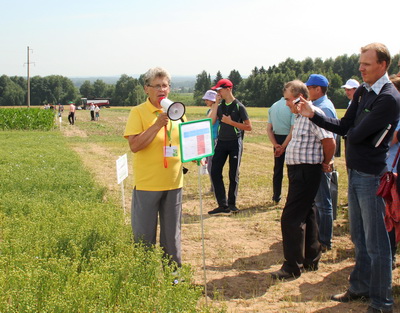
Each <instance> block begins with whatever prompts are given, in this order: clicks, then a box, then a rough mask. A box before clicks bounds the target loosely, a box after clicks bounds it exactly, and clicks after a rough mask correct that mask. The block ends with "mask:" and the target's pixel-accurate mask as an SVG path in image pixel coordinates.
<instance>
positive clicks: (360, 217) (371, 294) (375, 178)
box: [298, 43, 400, 312]
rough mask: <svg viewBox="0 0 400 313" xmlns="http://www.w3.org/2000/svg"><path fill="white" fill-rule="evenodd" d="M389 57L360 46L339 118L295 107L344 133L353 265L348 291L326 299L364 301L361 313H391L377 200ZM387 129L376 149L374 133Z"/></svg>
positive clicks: (398, 104) (395, 112)
mask: <svg viewBox="0 0 400 313" xmlns="http://www.w3.org/2000/svg"><path fill="white" fill-rule="evenodd" d="M390 61H391V57H390V53H389V50H388V49H387V47H386V46H385V45H383V44H381V43H372V44H369V45H366V46H364V47H362V48H361V54H360V60H359V62H360V66H359V70H360V72H361V76H362V78H363V80H364V83H363V85H362V86H360V87H359V88H358V89H357V91H356V93H355V94H354V97H353V101H352V102H351V105H350V107H349V108H348V109H347V111H346V113H345V115H344V116H343V118H342V119H340V120H338V119H333V118H327V117H326V116H324V115H322V114H320V113H319V112H317V111H316V110H315V107H314V106H313V105H312V104H311V103H310V102H308V101H306V100H305V99H301V101H300V103H299V105H298V108H299V112H300V113H301V114H302V115H303V116H307V117H309V118H310V120H311V121H312V122H313V123H315V124H316V125H319V126H321V127H324V128H325V129H328V130H330V131H333V132H335V133H339V134H342V135H344V134H347V148H346V163H347V167H348V169H349V175H348V176H349V184H348V187H349V190H348V194H349V220H350V234H351V239H352V241H353V243H354V246H355V266H354V268H353V271H352V272H351V274H350V287H349V288H348V289H347V291H345V292H344V293H340V294H336V295H333V296H332V297H331V299H332V300H334V301H339V302H349V301H354V300H359V299H367V298H370V300H371V301H370V305H369V308H368V311H367V312H393V294H392V254H391V248H390V241H389V236H388V232H387V230H386V225H385V220H384V215H385V214H384V212H385V202H384V200H383V198H382V197H380V196H377V195H376V192H377V189H378V186H379V180H380V177H381V175H382V174H384V173H385V172H386V171H387V166H386V154H387V152H388V150H389V144H390V142H391V140H392V136H393V133H394V131H395V128H396V126H397V123H398V121H399V114H400V94H399V92H398V91H397V90H396V88H395V87H394V85H393V84H392V83H391V82H390V80H389V76H388V74H387V69H388V68H389V66H390ZM389 124H390V125H391V129H390V130H389V132H388V133H387V135H386V136H385V137H384V138H383V141H382V142H381V143H380V144H379V145H378V146H375V145H376V140H375V138H377V137H376V135H377V134H379V133H381V132H382V130H384V129H386V128H387V126H388V125H389Z"/></svg>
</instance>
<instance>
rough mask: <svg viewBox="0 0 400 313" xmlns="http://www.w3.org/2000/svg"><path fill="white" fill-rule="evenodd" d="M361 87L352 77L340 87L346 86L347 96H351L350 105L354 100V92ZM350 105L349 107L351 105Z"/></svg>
mask: <svg viewBox="0 0 400 313" xmlns="http://www.w3.org/2000/svg"><path fill="white" fill-rule="evenodd" d="M358 87H360V83H359V82H358V81H357V80H355V79H352V78H350V79H349V80H348V81H347V82H346V84H344V85H343V86H341V87H340V88H344V91H345V92H346V96H347V98H349V100H350V101H349V105H350V104H351V100H353V96H354V93H355V92H356V90H357V88H358ZM349 105H348V106H347V107H349Z"/></svg>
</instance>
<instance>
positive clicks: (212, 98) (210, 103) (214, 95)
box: [202, 90, 219, 192]
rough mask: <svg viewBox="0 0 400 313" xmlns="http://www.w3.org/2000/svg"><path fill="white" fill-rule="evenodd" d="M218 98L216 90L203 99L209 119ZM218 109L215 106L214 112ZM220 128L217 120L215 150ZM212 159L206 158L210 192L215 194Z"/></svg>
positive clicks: (213, 133) (213, 128)
mask: <svg viewBox="0 0 400 313" xmlns="http://www.w3.org/2000/svg"><path fill="white" fill-rule="evenodd" d="M216 98H217V92H216V91H214V90H208V91H206V93H205V94H204V96H203V98H202V99H203V100H204V103H205V104H206V106H207V107H208V108H209V109H208V110H207V117H210V116H211V112H212V106H213V105H214V104H215V102H216ZM217 105H218V104H217ZM217 108H218V107H215V106H214V110H216V109H217ZM218 127H219V121H218V120H216V121H215V123H214V124H213V126H212V138H213V142H214V148H215V145H216V143H217V137H218ZM212 157H213V156H212V155H211V156H209V157H207V158H206V162H207V171H208V174H209V175H210V182H211V187H210V192H214V187H213V184H212V178H211V166H212Z"/></svg>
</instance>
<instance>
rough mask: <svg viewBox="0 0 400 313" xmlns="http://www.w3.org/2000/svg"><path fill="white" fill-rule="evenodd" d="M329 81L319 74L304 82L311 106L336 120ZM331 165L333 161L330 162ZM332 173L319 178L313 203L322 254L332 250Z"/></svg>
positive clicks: (326, 173) (323, 174)
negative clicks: (329, 97) (329, 90)
mask: <svg viewBox="0 0 400 313" xmlns="http://www.w3.org/2000/svg"><path fill="white" fill-rule="evenodd" d="M328 85H329V81H328V79H327V78H326V77H325V76H324V75H321V74H311V75H310V77H309V78H308V80H307V82H306V86H307V89H308V92H309V93H310V98H309V99H310V100H311V101H312V102H313V105H315V106H316V107H318V108H320V109H321V110H322V111H323V112H324V113H325V116H327V117H333V118H337V115H336V110H335V107H334V106H333V103H332V101H331V100H329V99H328V96H327V95H326V93H327V91H328ZM331 162H332V163H333V159H332V161H331ZM331 178H332V172H324V173H322V176H321V182H320V184H319V188H318V192H317V195H316V196H315V199H314V203H315V206H316V207H317V212H318V228H319V241H320V243H321V249H322V252H325V251H326V250H330V249H331V248H332V234H333V208H332V196H331V187H330V186H331Z"/></svg>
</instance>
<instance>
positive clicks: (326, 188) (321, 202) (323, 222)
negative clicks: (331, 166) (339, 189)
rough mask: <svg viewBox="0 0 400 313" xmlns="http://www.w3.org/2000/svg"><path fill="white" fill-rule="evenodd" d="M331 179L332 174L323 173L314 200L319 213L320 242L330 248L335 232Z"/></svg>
mask: <svg viewBox="0 0 400 313" xmlns="http://www.w3.org/2000/svg"><path fill="white" fill-rule="evenodd" d="M331 178H332V173H322V175H321V182H320V184H319V188H318V192H317V195H316V196H315V200H314V201H315V206H316V207H317V212H318V227H319V241H320V242H321V243H322V244H323V245H325V246H327V247H329V248H331V246H332V232H333V209H332V197H331V188H330V185H331Z"/></svg>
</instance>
